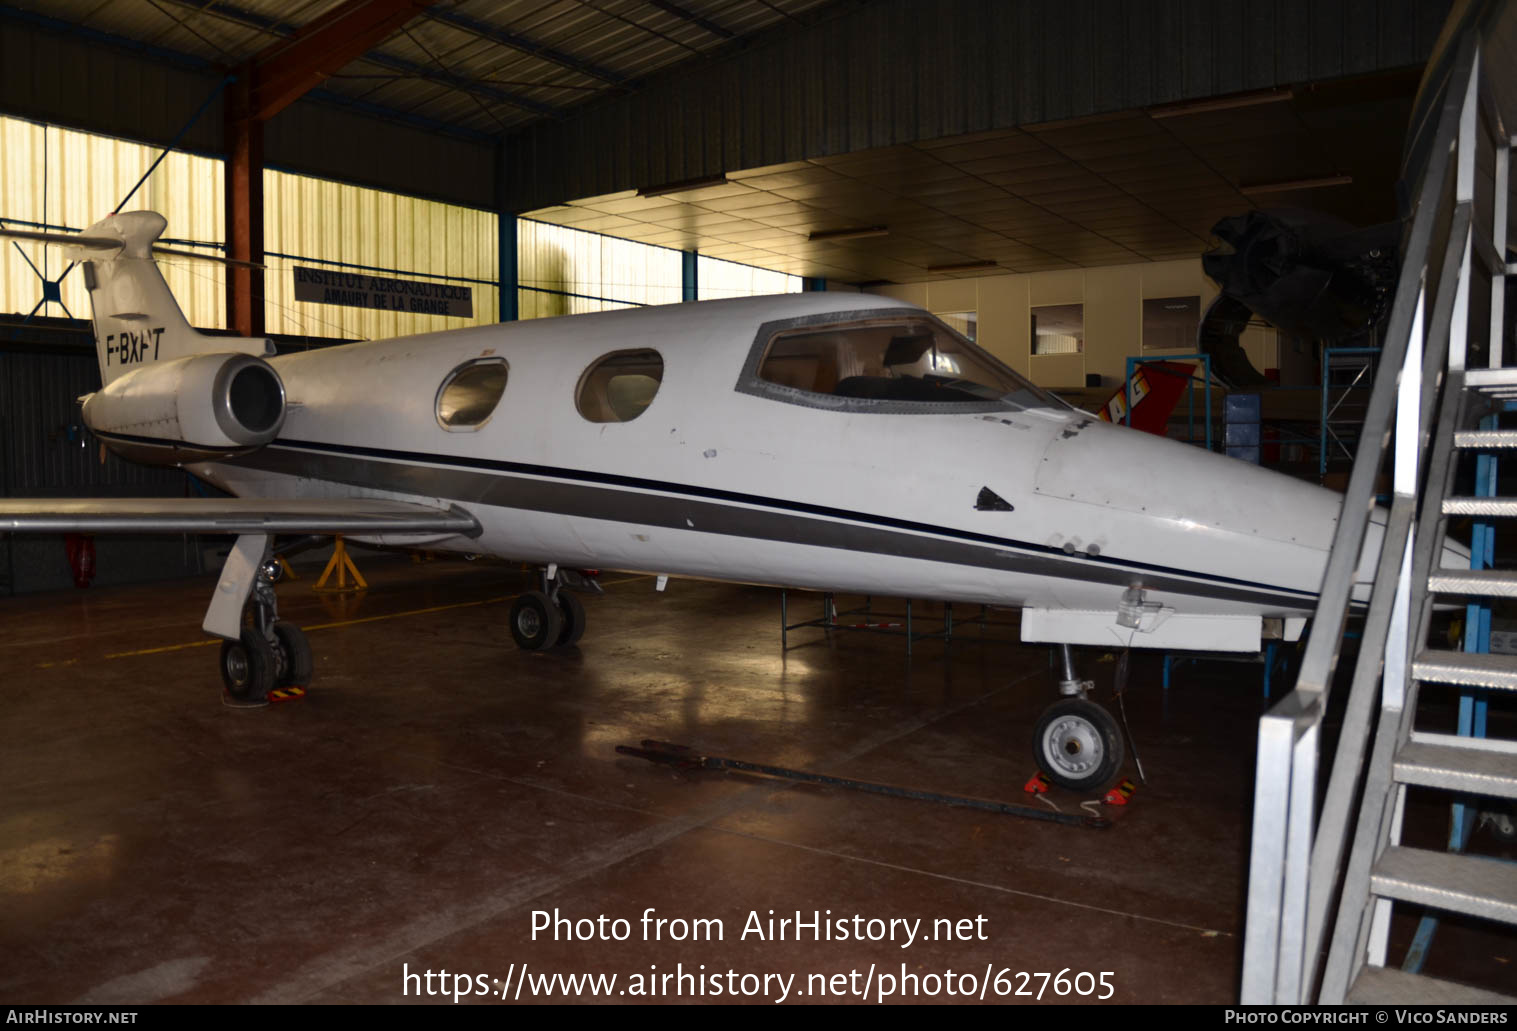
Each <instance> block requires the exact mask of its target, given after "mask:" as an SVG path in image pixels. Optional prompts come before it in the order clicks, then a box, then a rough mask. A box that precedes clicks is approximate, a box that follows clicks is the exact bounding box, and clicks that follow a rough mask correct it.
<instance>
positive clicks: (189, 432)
mask: <svg viewBox="0 0 1517 1031" xmlns="http://www.w3.org/2000/svg"><path fill="white" fill-rule="evenodd" d="M284 414H285V398H284V382H283V381H282V380H280V378H279V373H277V372H275V371H274V369H273V367H272V366H270V365H269V363H268V362H266V361H264V360H263V359H262V358H257V357H254V356H253V355H249V354H197V355H191V356H189V357H187V358H176V359H173V360H171V361H163V362H154V363H152V364H148V365H144V366H142V367H141V368H139V369H135V370H133V371H132V372H129V373H127V374H126V375H124V376H121V377H119V378H117V379H113V380H111V381H110V382H109V383H108V384H106V385H105V386H104V387H101V388H100V389H99V390H98V391H96V392H95V393H93V394H91V395H90V396H89V397H87V398H85V400H84V423H85V425H86V426H88V427H89V428H90V429H91V430H93V431H94V432H96V433H98V434H100V435H101V436H102V437H103V438H104V439H105V440H107V441H108V442H109V443H110V444H111V446H112V448H113V449H115V450H117V451H118V452H123V453H125V452H127V451H130V452H131V455H130V457H132V458H134V459H136V460H139V461H141V460H143V459H144V458H146V459H148V460H156V461H159V462H162V461H164V460H165V458H166V457H167V456H165V455H164V454H163V451H162V449H164V448H172V449H173V452H174V457H173V458H172V459H171V461H174V462H178V461H185V460H189V459H191V458H193V459H196V460H202V459H210V458H214V457H224V456H227V455H233V454H240V453H242V452H245V451H250V450H253V449H255V448H260V447H262V446H263V445H265V444H267V443H269V442H270V441H272V440H273V439H274V438H275V437H276V436H278V434H279V428H280V427H281V426H282V425H283V424H284ZM149 453H151V454H149Z"/></svg>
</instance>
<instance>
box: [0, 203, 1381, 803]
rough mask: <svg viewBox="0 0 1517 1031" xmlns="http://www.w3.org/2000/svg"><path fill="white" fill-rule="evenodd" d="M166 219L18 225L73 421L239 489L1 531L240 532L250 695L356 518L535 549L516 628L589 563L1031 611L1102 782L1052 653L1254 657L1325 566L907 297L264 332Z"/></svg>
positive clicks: (1199, 478)
mask: <svg viewBox="0 0 1517 1031" xmlns="http://www.w3.org/2000/svg"><path fill="white" fill-rule="evenodd" d="M164 228H165V221H164V219H163V217H162V216H160V215H158V214H156V213H154V212H147V211H139V212H133V213H129V214H120V215H114V216H111V217H109V218H107V219H105V220H104V221H102V222H99V223H97V224H96V225H94V226H91V227H90V228H89V229H88V230H86V231H85V232H84V233H83V234H82V235H80V236H58V235H55V234H46V233H12V234H10V235H16V236H24V237H26V238H30V239H34V240H41V241H43V242H49V243H60V242H61V243H64V244H65V245H67V246H69V247H70V248H72V251H71V254H70V256H71V257H73V258H74V259H75V260H78V261H80V262H82V264H83V272H84V276H85V283H86V286H87V287H88V289H89V294H90V300H91V303H92V305H93V310H94V328H95V339H96V346H97V349H98V353H99V360H100V373H101V380H102V385H101V388H100V390H98V391H97V392H95V393H94V394H91V395H89V396H88V397H87V398H86V399H85V400H84V409H83V417H84V421H85V423H86V424H87V425H88V426H89V428H90V430H91V431H92V432H93V433H94V434H95V435H96V436H98V437H99V438H100V439H101V440H102V441H104V442H105V443H106V444H107V445H108V446H109V447H111V448H112V449H113V450H115V451H116V452H117V453H118V454H121V455H122V456H124V457H126V458H129V459H132V460H135V461H140V462H148V463H154V464H162V465H174V466H180V467H182V468H184V469H187V470H189V471H190V472H191V473H193V474H195V475H196V476H198V477H201V478H202V479H204V480H207V481H209V482H210V483H213V484H215V485H216V486H218V487H220V488H222V489H223V490H225V491H227V492H228V493H230V494H233V495H235V497H234V498H231V499H204V500H195V499H182V500H181V499H163V500H158V499H136V500H122V499H100V500H80V501H66V502H60V501H57V500H54V499H47V500H18V499H6V500H3V501H0V530H8V531H11V532H45V533H58V532H126V533H130V532H134V531H135V532H142V533H162V532H186V533H191V532H201V533H228V534H236V535H237V543H236V546H235V547H234V548H233V549H232V552H231V554H230V556H229V557H228V559H227V562H226V567H225V569H224V570H223V571H222V574H221V577H220V579H219V580H218V582H217V585H216V588H215V591H214V594H213V597H212V601H211V604H210V608H209V611H208V612H207V614H206V618H205V623H204V628H205V630H206V631H208V632H209V633H211V634H213V635H215V636H217V637H220V638H223V639H224V643H223V645H222V650H221V674H222V678H223V682H224V684H225V687H226V692H227V697H228V698H229V699H230V700H231V701H233V702H236V703H242V704H260V703H262V702H263V700H264V699H265V696H266V695H267V693H268V692H269V691H270V690H271V689H272V688H273V687H274V686H276V685H278V684H282V683H304V682H305V681H306V679H308V678H309V676H310V674H311V653H310V649H309V647H308V646H307V644H306V641H305V638H304V636H303V634H302V633H301V632H300V630H299V629H298V628H297V627H294V626H292V625H291V624H289V623H286V622H283V621H281V620H280V619H279V618H278V612H277V608H276V604H275V597H274V591H273V588H272V583H273V580H274V578H275V577H276V576H277V570H278V563H277V562H274V561H271V550H270V549H271V542H272V539H273V536H274V535H275V534H293V533H301V534H335V533H344V534H349V535H351V536H353V537H354V538H355V539H358V540H362V541H367V542H372V543H379V544H395V545H406V546H412V547H417V546H425V547H427V548H431V549H436V550H445V551H449V550H450V551H458V552H466V553H482V554H488V555H497V556H503V557H509V558H511V559H516V560H524V561H528V562H532V563H535V564H537V565H539V566H541V567H542V568H543V569H544V570H545V574H544V577H543V589H542V590H534V591H531V592H528V593H527V594H524V595H522V596H521V598H520V599H518V600H517V601H516V603H515V605H514V606H513V608H512V611H511V620H510V628H511V632H512V634H513V636H514V637H515V639H516V641H517V643H518V644H520V645H521V646H522V647H524V648H531V649H538V648H551V647H557V646H565V645H571V644H573V643H574V642H575V641H577V640H578V639H579V637H580V635H581V633H582V632H583V631H584V626H585V613H584V608H583V606H582V604H581V603H580V601H579V600H578V599H577V598H576V597H575V595H574V593H572V591H570V590H567V589H565V585H566V583H570V582H573V580H574V576H575V574H574V573H572V572H571V571H574V570H580V569H588V568H595V569H616V570H628V571H635V572H647V573H654V574H678V575H681V576H687V577H700V578H707V579H712V580H723V581H732V582H741V583H753V584H768V585H775V586H782V587H793V588H806V589H815V590H837V591H844V592H850V593H862V594H884V595H894V596H905V597H926V598H934V599H941V600H945V601H951V602H967V603H977V604H988V605H996V606H1017V607H1020V608H1021V609H1022V618H1021V634H1022V638H1023V640H1026V641H1036V642H1050V643H1054V644H1059V645H1062V646H1064V647H1063V658H1064V663H1063V667H1064V676H1063V681H1062V684H1061V691H1062V692H1063V694H1064V695H1065V697H1064V698H1062V700H1060V701H1059V702H1057V703H1056V704H1055V705H1053V706H1052V707H1051V708H1050V709H1049V711H1048V712H1047V713H1046V714H1045V715H1044V716H1043V718H1042V719H1041V720H1040V721H1039V723H1038V726H1037V730H1036V734H1035V748H1034V751H1035V754H1036V757H1037V761H1038V763H1039V765H1040V766H1041V767H1042V768H1043V769H1044V771H1045V772H1046V773H1047V774H1048V775H1049V776H1050V778H1052V779H1053V780H1054V781H1056V782H1057V783H1059V784H1061V785H1064V786H1066V787H1071V788H1075V789H1092V788H1099V787H1102V786H1104V784H1105V783H1106V782H1108V781H1109V780H1110V779H1111V778H1112V777H1113V776H1115V774H1116V772H1117V770H1118V768H1119V766H1120V764H1121V760H1122V754H1123V747H1122V738H1121V735H1120V733H1119V731H1118V729H1117V726H1116V723H1115V722H1114V721H1113V719H1112V718H1111V716H1110V715H1109V714H1108V712H1107V711H1106V710H1105V709H1104V708H1102V707H1101V706H1099V705H1097V704H1096V703H1095V702H1093V701H1091V700H1089V699H1088V698H1087V697H1086V694H1087V691H1088V689H1089V686H1090V685H1089V682H1087V681H1081V680H1079V679H1078V678H1077V676H1076V674H1075V671H1074V668H1073V664H1072V662H1071V661H1070V654H1069V648H1068V646H1069V645H1095V646H1100V647H1103V648H1121V647H1128V646H1131V647H1147V648H1163V649H1198V650H1206V651H1231V652H1257V651H1259V650H1260V648H1261V642H1262V641H1263V640H1264V639H1265V638H1277V639H1284V640H1287V641H1291V640H1296V639H1298V638H1299V637H1300V635H1301V632H1302V629H1303V626H1304V624H1305V622H1306V619H1307V617H1308V616H1309V615H1310V613H1311V611H1312V609H1313V607H1314V604H1315V601H1316V597H1317V592H1318V590H1319V588H1320V586H1321V580H1322V576H1323V569H1324V566H1325V561H1326V558H1327V551H1328V547H1329V543H1330V542H1331V540H1332V536H1333V529H1334V523H1335V521H1336V519H1337V516H1338V510H1339V506H1340V497H1339V495H1337V494H1334V493H1332V492H1331V491H1327V490H1324V489H1321V488H1318V487H1315V486H1312V485H1310V484H1306V483H1302V482H1300V481H1297V480H1294V479H1291V478H1289V477H1286V476H1283V475H1280V474H1277V473H1273V472H1269V471H1264V470H1261V469H1259V468H1257V467H1256V466H1253V465H1249V464H1247V463H1245V462H1241V461H1238V460H1235V459H1230V458H1225V457H1222V456H1220V455H1216V454H1212V453H1210V452H1208V451H1205V450H1202V449H1200V448H1196V447H1190V446H1186V445H1184V444H1179V443H1174V442H1171V441H1168V440H1164V439H1162V438H1159V437H1155V436H1152V435H1148V434H1144V433H1139V432H1136V431H1133V430H1129V429H1125V428H1123V427H1120V426H1113V425H1111V424H1109V423H1104V422H1101V421H1098V420H1096V419H1094V418H1092V417H1091V416H1088V415H1086V414H1084V413H1082V412H1079V411H1077V410H1075V409H1072V408H1070V407H1069V406H1068V405H1066V404H1064V403H1063V402H1061V401H1060V400H1058V399H1057V398H1055V397H1053V396H1052V395H1050V394H1048V393H1047V392H1045V391H1043V390H1041V389H1039V388H1038V387H1036V386H1034V385H1033V384H1031V383H1029V382H1028V381H1027V380H1025V379H1024V378H1022V377H1021V376H1019V375H1018V374H1017V373H1015V372H1013V371H1012V370H1011V369H1009V368H1007V367H1006V366H1005V365H1003V364H1002V363H1001V362H999V361H998V360H996V359H995V358H994V357H992V356H991V355H989V354H988V353H986V352H985V351H983V350H981V349H980V348H979V347H976V346H975V345H974V344H973V343H970V342H969V341H968V340H966V339H965V338H964V337H962V336H960V335H959V334H958V333H956V332H954V331H953V330H952V329H950V328H948V327H947V326H946V325H944V324H943V323H942V322H940V321H939V320H938V319H936V318H934V317H933V316H932V315H930V314H928V313H927V312H925V311H922V310H921V309H919V308H916V307H913V306H911V305H909V304H906V303H903V302H900V301H895V300H890V299H886V298H883V297H875V296H869V295H860V294H853V293H806V294H791V295H784V296H776V297H758V298H751V299H738V300H724V301H709V302H704V303H698V304H674V305H667V306H663V307H652V308H641V309H635V310H629V311H616V312H606V313H601V314H594V315H581V316H576V317H573V318H559V319H544V320H540V321H529V322H518V323H510V324H504V325H492V326H479V327H474V328H470V329H461V330H454V331H449V332H442V333H433V334H427V335H423V336H412V337H402V338H397V339H392V340H376V341H370V342H364V343H355V344H348V345H345V346H340V347H331V348H326V349H323V350H316V351H308V352H303V353H297V354H285V355H276V354H275V353H274V347H273V344H272V343H271V342H270V341H268V340H265V339H247V338H235V337H221V336H204V335H201V334H200V333H197V332H196V331H195V330H193V329H192V328H190V326H189V324H188V323H187V322H186V321H185V318H184V315H183V313H182V312H181V311H180V309H179V307H178V305H177V304H176V303H175V301H174V298H173V297H172V295H171V294H170V292H169V290H168V287H167V285H166V284H165V283H164V280H163V277H162V275H161V273H160V272H159V270H158V267H157V264H156V262H155V260H154V257H153V255H154V251H155V249H157V250H158V251H160V252H163V251H164V250H165V249H164V248H155V241H156V240H157V239H158V238H159V236H160V235H161V233H162V232H163V230H164ZM168 253H178V252H168ZM1378 550H1379V542H1378V540H1375V541H1370V542H1368V543H1367V544H1366V550H1365V554H1366V555H1369V556H1373V555H1375V554H1376V553H1377V552H1378ZM1369 570H1370V565H1369V563H1368V562H1365V563H1362V564H1361V571H1360V574H1359V578H1360V579H1361V580H1368V579H1369V578H1370V572H1369Z"/></svg>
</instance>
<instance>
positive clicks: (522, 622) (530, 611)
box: [511, 591, 564, 652]
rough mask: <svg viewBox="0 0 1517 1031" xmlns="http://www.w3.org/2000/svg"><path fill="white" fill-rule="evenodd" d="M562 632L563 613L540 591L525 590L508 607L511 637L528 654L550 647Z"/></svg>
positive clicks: (555, 642) (556, 641)
mask: <svg viewBox="0 0 1517 1031" xmlns="http://www.w3.org/2000/svg"><path fill="white" fill-rule="evenodd" d="M563 631H564V617H563V614H562V613H561V612H559V609H558V606H557V605H555V604H554V603H553V599H552V598H549V597H548V596H547V595H546V594H544V593H543V592H542V591H528V592H527V593H526V594H523V595H522V596H521V597H520V598H517V599H516V604H514V605H512V606H511V636H512V637H513V638H514V639H515V640H516V643H517V645H519V646H520V647H522V648H524V649H526V650H527V651H529V652H535V651H541V650H542V649H544V648H551V647H553V646H554V645H555V644H557V643H558V640H559V637H560V636H561V635H562V634H563Z"/></svg>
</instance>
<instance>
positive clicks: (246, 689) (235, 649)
mask: <svg viewBox="0 0 1517 1031" xmlns="http://www.w3.org/2000/svg"><path fill="white" fill-rule="evenodd" d="M277 662H278V660H277V658H276V657H275V655H274V648H273V646H272V645H270V644H269V642H268V641H267V640H265V639H264V636H263V635H262V634H260V633H259V632H258V631H257V630H255V629H253V628H252V627H247V628H245V629H244V630H243V631H242V636H241V637H240V638H239V639H237V640H235V641H224V642H222V645H221V683H222V686H223V687H225V688H226V694H227V698H228V699H229V700H230V701H231V702H232V703H233V704H234V705H247V706H252V705H264V704H266V703H267V702H268V699H269V691H270V690H272V689H273V687H274V671H275V668H276V665H277Z"/></svg>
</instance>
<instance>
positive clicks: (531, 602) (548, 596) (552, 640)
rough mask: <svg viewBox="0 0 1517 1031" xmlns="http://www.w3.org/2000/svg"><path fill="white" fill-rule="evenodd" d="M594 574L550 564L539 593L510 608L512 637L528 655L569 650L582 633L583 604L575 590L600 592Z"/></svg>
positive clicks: (518, 600)
mask: <svg viewBox="0 0 1517 1031" xmlns="http://www.w3.org/2000/svg"><path fill="white" fill-rule="evenodd" d="M595 576H596V574H595V573H593V572H587V571H581V570H574V569H560V568H559V567H558V566H557V565H551V566H549V567H548V568H547V569H546V570H544V571H543V574H542V584H543V585H542V590H538V591H528V592H527V593H526V594H523V595H522V596H521V597H520V598H517V599H516V602H515V604H513V605H512V606H511V636H512V637H513V638H515V640H516V643H517V645H519V646H520V647H522V648H524V649H526V650H527V651H529V652H536V651H542V650H543V649H545V648H570V647H573V646H574V645H576V644H578V643H579V639H580V638H581V637H583V636H584V633H585V605H584V602H582V601H580V600H579V598H578V596H576V595H575V594H574V591H576V590H586V591H594V592H595V593H597V594H599V593H600V589H601V588H600V584H599V583H597V582H596V580H595Z"/></svg>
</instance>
